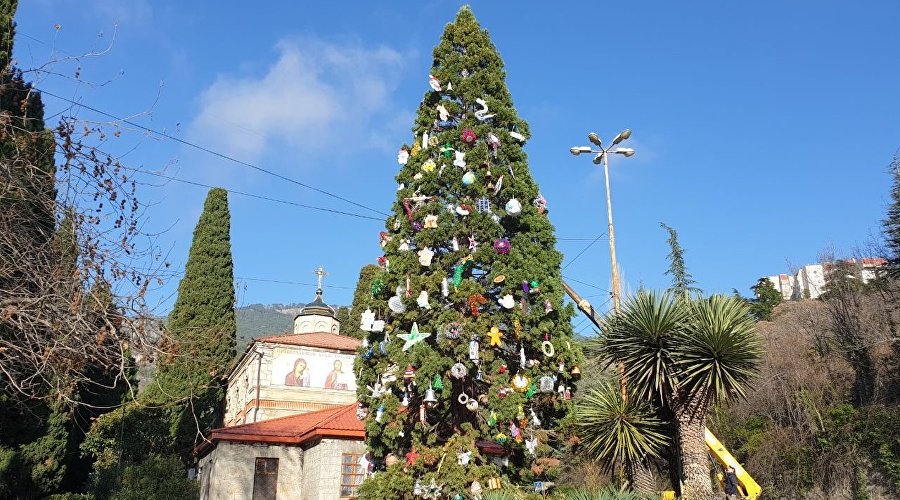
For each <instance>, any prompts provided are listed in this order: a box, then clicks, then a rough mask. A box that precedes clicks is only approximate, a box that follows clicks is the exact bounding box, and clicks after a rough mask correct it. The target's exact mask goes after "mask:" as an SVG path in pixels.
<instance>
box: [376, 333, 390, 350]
mask: <svg viewBox="0 0 900 500" xmlns="http://www.w3.org/2000/svg"><path fill="white" fill-rule="evenodd" d="M390 345H391V336H390V334H388V333H387V332H384V340H382V341H381V342H379V343H378V350H379V351H380V352H381V355H382V356H387V354H388V347H389V346H390Z"/></svg>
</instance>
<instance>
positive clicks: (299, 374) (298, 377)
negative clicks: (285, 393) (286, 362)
mask: <svg viewBox="0 0 900 500" xmlns="http://www.w3.org/2000/svg"><path fill="white" fill-rule="evenodd" d="M284 385H294V386H298V387H309V367H308V365H307V363H306V360H305V359H303V358H297V360H296V361H294V369H293V370H291V371H290V372H288V374H287V375H285V376H284Z"/></svg>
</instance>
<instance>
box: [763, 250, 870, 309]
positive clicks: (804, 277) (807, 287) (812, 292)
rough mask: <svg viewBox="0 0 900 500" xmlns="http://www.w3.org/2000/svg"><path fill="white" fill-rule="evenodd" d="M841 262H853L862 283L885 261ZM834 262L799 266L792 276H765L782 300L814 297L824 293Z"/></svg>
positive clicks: (868, 279) (852, 260)
mask: <svg viewBox="0 0 900 500" xmlns="http://www.w3.org/2000/svg"><path fill="white" fill-rule="evenodd" d="M842 262H846V263H849V264H853V265H854V266H855V267H856V269H857V272H856V273H854V276H855V277H858V278H860V279H862V282H863V283H868V282H870V281H872V280H873V279H875V278H876V277H877V275H878V269H879V268H881V267H883V266H884V265H885V264H887V261H886V260H884V259H881V258H864V259H858V260H857V259H849V260H844V261H842ZM834 264H835V263H833V262H826V263H823V264H809V265H806V266H803V267H801V268H800V269H799V270H797V272H796V273H795V274H794V275H793V276H792V275H789V274H776V275H775V276H767V277H766V278H767V279H768V280H769V281H770V282H771V283H772V285H774V286H775V289H776V290H778V291H779V292H781V296H782V297H783V298H784V300H798V299H816V298H819V296H820V295H822V294H823V293H825V286H826V284H827V276H828V274H829V273H830V272H831V269H832V267H833V266H834Z"/></svg>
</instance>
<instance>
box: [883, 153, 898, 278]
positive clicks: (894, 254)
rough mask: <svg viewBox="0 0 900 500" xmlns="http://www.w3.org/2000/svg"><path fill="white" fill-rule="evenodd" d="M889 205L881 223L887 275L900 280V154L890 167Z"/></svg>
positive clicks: (896, 155) (895, 156) (895, 157)
mask: <svg viewBox="0 0 900 500" xmlns="http://www.w3.org/2000/svg"><path fill="white" fill-rule="evenodd" d="M890 174H891V181H892V184H891V204H890V205H888V209H887V214H886V217H885V218H884V219H883V220H882V221H881V224H882V231H883V233H884V238H885V246H886V247H887V253H888V255H887V261H888V266H887V267H888V274H889V275H890V276H891V277H892V278H894V279H900V153H897V154H895V155H894V159H893V161H891V166H890Z"/></svg>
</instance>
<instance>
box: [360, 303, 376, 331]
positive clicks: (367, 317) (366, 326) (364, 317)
mask: <svg viewBox="0 0 900 500" xmlns="http://www.w3.org/2000/svg"><path fill="white" fill-rule="evenodd" d="M360 316H361V318H360V322H359V329H360V330H362V331H364V332H371V331H372V325H373V324H374V323H375V313H373V312H372V310H371V309H368V308H367V309H366V310H365V311H363V312H362V314H361V315H360Z"/></svg>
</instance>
